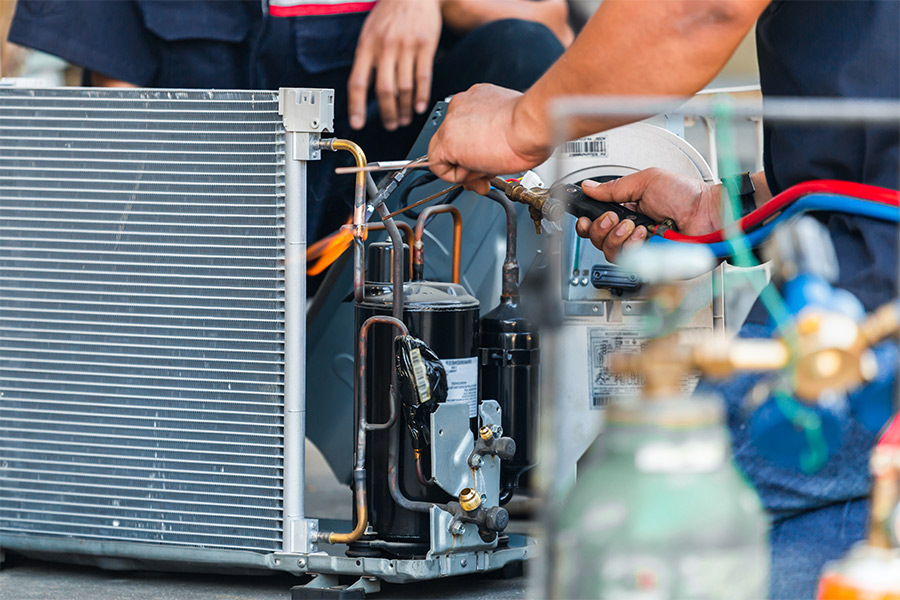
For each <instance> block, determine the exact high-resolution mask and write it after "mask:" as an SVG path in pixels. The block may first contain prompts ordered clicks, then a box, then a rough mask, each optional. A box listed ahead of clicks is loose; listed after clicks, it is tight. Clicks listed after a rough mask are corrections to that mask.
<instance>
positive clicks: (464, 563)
mask: <svg viewBox="0 0 900 600" xmlns="http://www.w3.org/2000/svg"><path fill="white" fill-rule="evenodd" d="M459 566H461V567H467V566H469V559H467V558H461V559H459Z"/></svg>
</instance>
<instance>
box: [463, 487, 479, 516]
mask: <svg viewBox="0 0 900 600" xmlns="http://www.w3.org/2000/svg"><path fill="white" fill-rule="evenodd" d="M459 505H460V506H461V507H462V509H463V510H464V511H467V512H468V511H472V510H475V509H476V508H478V507H479V506H481V496H479V495H478V492H476V491H475V489H474V488H464V489H463V491H461V492H460V493H459Z"/></svg>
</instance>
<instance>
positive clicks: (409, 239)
mask: <svg viewBox="0 0 900 600" xmlns="http://www.w3.org/2000/svg"><path fill="white" fill-rule="evenodd" d="M396 224H397V228H398V229H400V230H401V231H403V233H404V234H405V235H406V244H407V245H408V246H409V250H410V252H412V248H413V244H415V243H416V234H415V233H413V228H412V227H411V226H410V224H409V223H404V222H403V221H397V222H396ZM368 227H369V231H384V230H385V229H387V225H385V224H384V223H372V224H371V225H369V226H368ZM412 274H413V266H412V262H410V263H409V277H410V279H412Z"/></svg>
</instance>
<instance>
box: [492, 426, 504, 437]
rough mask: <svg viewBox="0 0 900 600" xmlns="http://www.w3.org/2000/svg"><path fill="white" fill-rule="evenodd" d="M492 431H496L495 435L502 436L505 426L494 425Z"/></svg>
mask: <svg viewBox="0 0 900 600" xmlns="http://www.w3.org/2000/svg"><path fill="white" fill-rule="evenodd" d="M491 431H492V432H493V433H494V437H496V438H501V437H503V428H502V427H500V426H499V425H493V426H492V427H491Z"/></svg>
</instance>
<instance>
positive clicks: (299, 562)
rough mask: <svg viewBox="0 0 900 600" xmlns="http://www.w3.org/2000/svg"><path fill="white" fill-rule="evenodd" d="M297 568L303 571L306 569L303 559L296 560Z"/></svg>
mask: <svg viewBox="0 0 900 600" xmlns="http://www.w3.org/2000/svg"><path fill="white" fill-rule="evenodd" d="M297 566H298V567H300V568H301V569H305V568H306V559H305V558H298V559H297Z"/></svg>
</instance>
